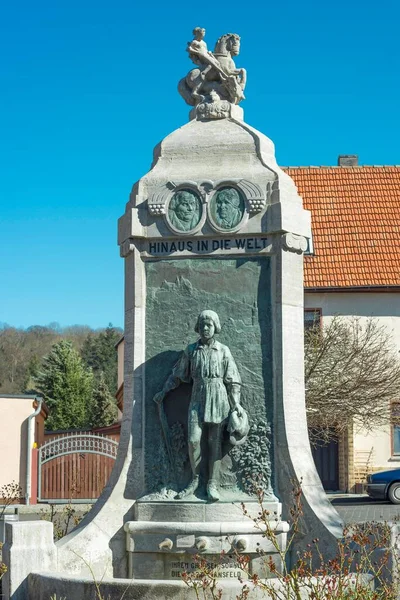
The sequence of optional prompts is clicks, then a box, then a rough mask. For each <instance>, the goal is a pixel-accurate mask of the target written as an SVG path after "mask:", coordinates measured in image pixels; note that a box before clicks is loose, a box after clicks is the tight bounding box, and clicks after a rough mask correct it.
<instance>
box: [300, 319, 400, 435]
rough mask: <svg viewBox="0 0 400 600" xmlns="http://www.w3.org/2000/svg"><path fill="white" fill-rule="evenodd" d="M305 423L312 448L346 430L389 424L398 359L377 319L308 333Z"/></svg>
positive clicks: (336, 323)
mask: <svg viewBox="0 0 400 600" xmlns="http://www.w3.org/2000/svg"><path fill="white" fill-rule="evenodd" d="M305 384H306V405H307V418H308V424H309V428H310V438H311V442H312V443H314V444H315V443H321V442H322V443H327V442H329V441H330V440H331V439H332V438H335V437H337V436H338V435H340V434H341V433H342V432H343V431H345V430H346V428H347V426H348V425H349V424H351V423H353V424H354V425H355V426H356V427H359V428H362V429H365V430H366V431H371V430H372V429H374V428H378V427H382V426H384V425H387V424H388V423H389V422H390V419H391V414H390V412H391V411H390V403H391V401H393V400H396V399H399V398H400V354H399V351H398V350H397V349H396V348H395V346H394V344H393V342H392V337H391V334H390V332H389V331H388V330H387V329H386V327H384V326H382V325H380V324H379V323H378V322H377V321H376V320H374V319H373V318H370V319H368V320H367V321H365V322H364V323H362V322H361V320H360V319H359V318H355V317H353V318H350V319H349V318H346V317H340V316H336V317H334V318H333V319H332V321H331V322H330V323H329V324H328V325H327V326H324V327H319V326H317V325H316V326H314V327H312V328H310V329H308V330H306V332H305Z"/></svg>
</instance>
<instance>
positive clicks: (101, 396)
mask: <svg viewBox="0 0 400 600" xmlns="http://www.w3.org/2000/svg"><path fill="white" fill-rule="evenodd" d="M117 417H118V408H117V403H116V400H115V398H114V397H113V396H112V394H110V390H109V389H108V386H107V383H106V380H105V376H104V373H100V377H99V381H98V385H97V386H96V387H95V389H94V392H93V404H92V415H91V425H92V427H106V426H107V425H112V424H113V423H115V422H116V421H117Z"/></svg>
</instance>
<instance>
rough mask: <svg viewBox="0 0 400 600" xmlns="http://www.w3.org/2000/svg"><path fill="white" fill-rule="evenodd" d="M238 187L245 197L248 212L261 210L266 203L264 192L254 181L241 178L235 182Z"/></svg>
mask: <svg viewBox="0 0 400 600" xmlns="http://www.w3.org/2000/svg"><path fill="white" fill-rule="evenodd" d="M236 185H237V186H238V188H240V189H241V190H242V192H243V194H244V196H245V197H246V199H247V202H248V205H249V212H250V214H255V213H258V212H261V211H262V210H263V209H264V208H265V205H266V202H267V199H266V194H265V193H264V192H263V190H262V189H261V188H260V186H258V185H257V184H256V183H253V182H252V181H247V179H241V180H240V181H238V183H237V184H236Z"/></svg>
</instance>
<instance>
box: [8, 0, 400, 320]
mask: <svg viewBox="0 0 400 600" xmlns="http://www.w3.org/2000/svg"><path fill="white" fill-rule="evenodd" d="M399 5H400V3H399V2H398V0H383V2H381V3H379V4H378V3H376V2H374V3H372V2H371V1H370V0H363V1H361V0H355V1H353V2H348V1H344V0H336V1H335V2H331V1H325V2H320V1H318V2H317V1H315V2H314V1H313V2H311V1H309V0H305V1H303V2H300V1H295V0H287V1H285V0H281V1H280V2H279V3H278V2H275V3H273V2H254V1H252V0H248V1H247V2H237V1H233V2H230V3H226V2H219V3H218V2H212V3H211V2H210V3H206V2H196V3H195V2H192V3H189V2H187V1H185V2H183V1H182V0H178V1H177V2H173V3H168V2H158V1H157V0H156V1H155V2H147V3H140V4H139V3H137V2H136V3H135V2H132V0H129V1H128V0H126V1H125V0H123V1H122V0H115V1H114V2H104V1H103V0H96V2H95V1H93V0H81V1H80V2H77V1H76V0H68V2H67V1H59V0H52V1H51V2H50V1H49V0H37V1H36V2H31V1H29V2H28V1H27V0H23V1H18V0H14V1H13V2H7V3H3V5H2V8H1V10H0V23H1V25H0V52H1V56H2V61H1V66H0V87H1V93H0V131H1V135H0V165H1V166H0V208H1V213H0V214H1V218H0V285H1V290H0V321H2V322H6V323H9V324H11V325H15V326H24V327H26V326H29V325H33V324H47V323H50V322H53V321H57V322H59V323H60V324H61V325H71V324H76V323H80V324H88V325H91V326H92V327H101V326H106V325H107V324H108V323H109V322H112V323H113V324H114V325H118V326H123V260H122V259H120V258H119V252H118V248H117V246H116V221H117V218H118V217H119V216H120V215H121V214H122V213H123V211H124V206H125V203H126V201H127V199H128V195H129V192H130V189H131V187H132V184H133V183H134V182H135V181H136V180H137V179H139V177H141V176H142V175H143V174H144V173H145V172H146V171H147V170H148V168H149V166H150V163H151V159H152V149H153V147H154V146H155V145H156V143H157V142H158V141H159V140H160V139H162V138H163V137H164V136H165V135H166V134H168V133H169V132H170V131H172V130H174V129H176V128H177V127H179V126H181V125H183V124H184V123H185V122H186V121H187V115H188V109H189V107H188V106H186V105H185V103H184V101H183V100H182V99H181V98H180V96H179V95H178V93H177V91H176V86H177V83H178V80H179V79H180V78H181V77H182V76H183V75H185V74H186V73H187V71H188V70H189V69H190V67H191V63H190V61H189V59H188V56H187V54H186V52H185V46H186V42H187V41H188V40H189V39H191V31H192V29H193V27H194V26H196V25H200V26H203V27H206V29H207V36H206V41H207V42H208V46H209V48H211V49H212V48H213V46H214V43H215V41H216V39H217V37H218V36H219V35H222V34H223V33H226V32H228V31H231V32H237V33H239V34H240V35H241V38H242V48H241V54H240V56H239V57H238V58H237V61H236V64H237V66H243V67H245V68H246V69H247V71H248V86H247V88H246V97H247V99H246V101H245V102H243V104H242V106H243V108H244V110H245V119H246V121H247V122H248V123H249V124H251V125H252V126H254V127H256V128H257V129H260V130H261V131H263V132H264V133H265V134H266V135H268V136H269V137H270V138H272V139H273V141H274V142H275V145H276V152H277V159H278V162H279V163H280V164H281V165H309V164H313V165H320V164H322V165H323V164H325V165H329V164H335V163H336V160H337V155H338V154H346V153H357V154H359V157H360V162H361V163H364V164H399V163H400V150H399V146H398V140H399V139H400V118H399V116H398V112H399V106H400V84H399V63H400V60H399V59H400V56H399V55H400V50H399V43H398V23H399V20H400V6H399ZM377 201H378V202H379V198H377Z"/></svg>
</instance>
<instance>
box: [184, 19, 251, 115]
mask: <svg viewBox="0 0 400 600" xmlns="http://www.w3.org/2000/svg"><path fill="white" fill-rule="evenodd" d="M205 33H206V30H205V29H203V28H202V27H196V28H195V29H194V30H193V35H194V39H193V40H192V41H191V42H188V45H187V48H186V50H187V52H188V53H189V57H190V58H191V60H192V61H193V62H194V64H195V65H197V68H196V69H192V70H191V71H189V73H188V74H187V75H186V77H184V78H183V79H181V81H180V82H179V85H178V89H179V93H180V94H181V96H182V97H183V98H184V100H185V101H186V103H187V104H190V105H191V106H196V107H197V113H198V114H200V115H201V116H204V117H208V118H223V117H225V116H228V115H227V113H228V107H229V104H239V102H240V101H241V100H243V99H244V88H245V85H246V70H245V69H237V68H236V65H235V62H234V60H233V58H232V57H234V56H237V55H238V54H239V51H240V37H239V36H238V35H237V34H236V33H226V34H225V35H222V36H221V37H220V38H219V39H218V41H217V43H216V45H215V48H214V52H210V51H209V50H208V48H207V44H206V42H205V41H204V37H205Z"/></svg>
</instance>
